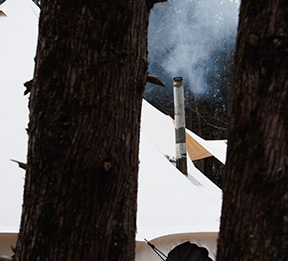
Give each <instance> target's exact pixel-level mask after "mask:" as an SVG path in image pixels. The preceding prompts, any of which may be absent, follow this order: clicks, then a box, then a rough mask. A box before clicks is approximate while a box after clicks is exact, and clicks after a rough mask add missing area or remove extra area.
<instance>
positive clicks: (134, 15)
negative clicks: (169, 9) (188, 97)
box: [15, 0, 156, 261]
mask: <svg viewBox="0 0 288 261" xmlns="http://www.w3.org/2000/svg"><path fill="white" fill-rule="evenodd" d="M152 2H153V1H146V0H138V1H132V0H131V1H118V0H109V1H82V0H73V1H71V0H70V1H68V0H57V1H48V0H47V1H44V0H43V1H41V15H40V25H39V42H38V49H37V56H36V69H35V76H34V80H33V84H32V88H31V96H30V105H29V108H30V123H29V145H28V163H27V173H26V182H25V192H24V205H23V213H22V221H21V230H20V234H19V238H18V242H17V249H16V257H15V260H21V261H23V260H30V261H31V260H41V261H44V260H49V261H51V260H101V261H102V260H109V261H111V260H133V259H134V248H135V229H136V198H137V172H138V143H139V126H140V114H141V104H142V95H143V90H144V86H145V83H146V76H147V61H146V56H147V51H146V49H147V27H148V17H149V11H150V8H151V7H152V5H153V3H152ZM154 2H156V1H154Z"/></svg>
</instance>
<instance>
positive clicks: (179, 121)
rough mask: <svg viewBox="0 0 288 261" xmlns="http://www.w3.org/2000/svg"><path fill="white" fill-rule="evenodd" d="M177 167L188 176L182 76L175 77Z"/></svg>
mask: <svg viewBox="0 0 288 261" xmlns="http://www.w3.org/2000/svg"><path fill="white" fill-rule="evenodd" d="M173 86H174V88H173V92H174V119H175V140H176V167H177V169H179V170H180V171H181V172H182V173H183V174H184V175H186V176H187V153H186V131H185V107H184V88H183V79H182V77H175V78H174V79H173Z"/></svg>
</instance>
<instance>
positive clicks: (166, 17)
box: [148, 0, 239, 94]
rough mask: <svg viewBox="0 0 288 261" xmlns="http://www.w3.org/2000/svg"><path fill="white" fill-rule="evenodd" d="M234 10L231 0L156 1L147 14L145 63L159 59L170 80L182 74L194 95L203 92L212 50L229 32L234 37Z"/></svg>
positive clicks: (235, 17)
mask: <svg viewBox="0 0 288 261" xmlns="http://www.w3.org/2000/svg"><path fill="white" fill-rule="evenodd" d="M238 9H239V2H238V1H235V0H222V1H221V0H169V1H168V2H166V3H161V4H156V5H155V6H154V8H153V9H152V11H151V14H150V23H149V35H148V50H149V56H148V57H149V62H150V63H155V61H154V60H155V59H157V60H158V62H159V61H161V66H162V67H163V68H164V70H165V71H166V73H167V74H168V75H169V77H171V79H172V78H173V77H176V76H182V77H183V78H184V82H186V84H189V87H190V88H191V90H192V91H193V92H194V93H195V94H201V93H203V92H204V91H205V90H206V89H205V88H207V82H206V78H205V74H206V72H207V70H209V67H207V64H209V59H210V57H211V54H212V52H213V51H214V50H215V48H216V47H217V45H218V48H219V43H221V41H224V40H225V39H227V37H229V36H231V34H234V35H235V38H236V33H237V24H238ZM159 54H161V55H162V56H161V57H159ZM156 62H157V61H156ZM152 73H153V72H152ZM205 86H206V87H205Z"/></svg>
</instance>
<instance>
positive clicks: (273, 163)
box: [217, 0, 288, 261]
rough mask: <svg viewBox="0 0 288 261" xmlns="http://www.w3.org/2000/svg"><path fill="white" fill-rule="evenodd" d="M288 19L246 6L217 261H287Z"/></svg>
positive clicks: (271, 6)
mask: <svg viewBox="0 0 288 261" xmlns="http://www.w3.org/2000/svg"><path fill="white" fill-rule="evenodd" d="M287 14H288V3H287V0H274V1H264V0H256V1H247V0H245V1H244V0H243V1H242V3H241V10H240V22H239V29H238V40H237V47H236V56H235V69H234V83H233V93H232V111H231V115H230V116H231V118H230V125H229V137H228V139H229V145H228V162H227V174H226V175H225V178H224V191H223V192H224V197H223V210H222V218H221V231H220V238H219V245H218V255H217V260H225V261H226V260H233V261H237V260H241V261H243V260H245V261H246V260H248V261H249V260H253V261H254V260H288V251H287V250H288V176H287V174H288V173H287V172H288V158H287V155H288V102H287V101H288V74H287V68H288V56H287V54H288V49H287V46H288V31H287V28H288V16H287Z"/></svg>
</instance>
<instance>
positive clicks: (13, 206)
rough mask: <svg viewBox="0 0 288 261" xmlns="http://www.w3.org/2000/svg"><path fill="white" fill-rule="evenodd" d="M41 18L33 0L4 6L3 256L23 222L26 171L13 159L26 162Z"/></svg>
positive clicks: (0, 13) (0, 114)
mask: <svg viewBox="0 0 288 261" xmlns="http://www.w3.org/2000/svg"><path fill="white" fill-rule="evenodd" d="M38 17H39V8H38V7H37V6H36V5H35V4H34V3H33V2H32V1H31V0H6V1H5V2H4V3H2V4H1V5H0V57H1V59H0V88H1V96H0V121H1V123H2V124H1V128H0V144H1V146H0V165H1V171H0V254H5V253H7V254H11V250H10V245H12V242H13V241H14V242H15V239H16V234H15V233H17V232H18V228H19V222H20V215H21V205H22V193H23V185H24V172H23V170H21V169H19V168H17V167H16V166H15V163H13V162H11V161H10V159H13V158H14V159H18V160H22V161H26V153H27V152H26V150H27V145H26V144H27V132H26V130H25V128H27V124H28V108H27V107H28V99H27V97H24V96H23V92H24V90H25V88H24V86H23V83H25V82H26V81H29V80H31V79H32V77H33V68H34V57H35V53H36V42H37V31H38ZM14 245H15V243H14ZM5 249H6V250H5ZM4 250H5V251H4Z"/></svg>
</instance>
